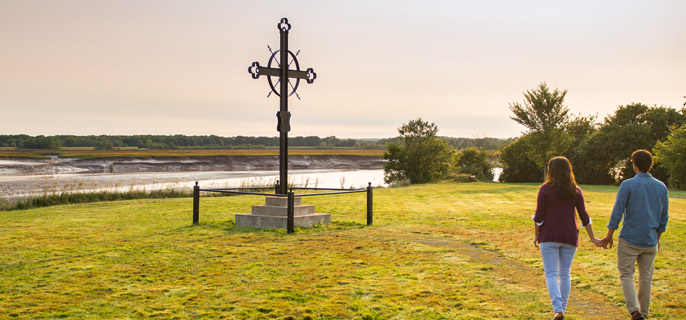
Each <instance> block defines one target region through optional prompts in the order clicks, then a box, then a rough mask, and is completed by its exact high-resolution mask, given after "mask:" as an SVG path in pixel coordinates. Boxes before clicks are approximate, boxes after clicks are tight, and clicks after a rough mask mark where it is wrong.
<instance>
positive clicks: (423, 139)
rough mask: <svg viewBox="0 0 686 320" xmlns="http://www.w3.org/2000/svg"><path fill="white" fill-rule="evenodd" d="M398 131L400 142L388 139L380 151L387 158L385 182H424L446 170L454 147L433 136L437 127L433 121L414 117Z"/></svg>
mask: <svg viewBox="0 0 686 320" xmlns="http://www.w3.org/2000/svg"><path fill="white" fill-rule="evenodd" d="M398 133H400V136H398V141H399V143H395V142H389V143H387V145H386V148H387V150H386V152H384V155H383V157H384V159H386V160H388V162H387V163H386V165H384V180H385V181H386V183H393V182H401V181H405V180H409V182H410V183H425V182H431V181H436V180H439V179H442V178H444V177H445V176H446V175H447V174H448V170H449V168H450V159H451V157H452V153H453V151H452V149H451V148H450V146H449V145H448V143H447V142H445V141H443V140H440V139H439V138H438V137H437V136H436V134H437V133H438V127H437V126H436V125H435V124H434V123H429V122H426V121H423V120H422V118H417V119H415V120H410V121H409V122H408V123H406V124H403V125H402V126H401V127H400V128H398Z"/></svg>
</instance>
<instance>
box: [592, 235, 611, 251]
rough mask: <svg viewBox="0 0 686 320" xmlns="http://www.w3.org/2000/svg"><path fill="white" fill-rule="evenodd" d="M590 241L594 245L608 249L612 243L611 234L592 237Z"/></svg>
mask: <svg viewBox="0 0 686 320" xmlns="http://www.w3.org/2000/svg"><path fill="white" fill-rule="evenodd" d="M591 242H593V244H595V246H596V247H603V248H604V249H610V248H612V245H613V244H614V241H613V240H612V235H608V236H606V237H605V238H602V239H598V238H596V237H592V238H591Z"/></svg>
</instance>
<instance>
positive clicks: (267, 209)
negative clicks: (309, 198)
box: [236, 197, 331, 229]
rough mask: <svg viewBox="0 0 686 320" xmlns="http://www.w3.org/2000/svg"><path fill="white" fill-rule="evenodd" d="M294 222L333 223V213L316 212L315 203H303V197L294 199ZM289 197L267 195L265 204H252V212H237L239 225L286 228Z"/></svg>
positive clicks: (303, 223) (298, 223) (310, 224)
mask: <svg viewBox="0 0 686 320" xmlns="http://www.w3.org/2000/svg"><path fill="white" fill-rule="evenodd" d="M293 201H294V207H293V218H294V219H293V220H294V221H293V224H294V226H295V227H311V226H314V225H317V224H331V215H330V214H328V213H316V212H315V211H314V206H313V205H302V198H300V197H295V198H294V199H293ZM287 217H288V198H286V197H266V200H265V204H264V205H258V206H252V213H237V214H236V226H237V227H251V228H268V229H286V228H287V221H286V219H287Z"/></svg>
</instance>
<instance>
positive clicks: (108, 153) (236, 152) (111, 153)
mask: <svg viewBox="0 0 686 320" xmlns="http://www.w3.org/2000/svg"><path fill="white" fill-rule="evenodd" d="M383 153H384V150H358V149H346V148H337V149H306V148H289V150H288V154H290V155H353V156H370V157H381V156H382V155H383ZM48 155H57V156H59V157H60V158H116V157H125V158H154V157H213V156H264V155H267V156H278V155H279V149H278V148H276V149H229V150H214V149H176V150H141V149H135V150H92V148H91V149H84V148H73V149H61V150H5V149H0V158H46V157H47V156H48Z"/></svg>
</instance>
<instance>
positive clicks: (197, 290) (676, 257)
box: [0, 183, 686, 320]
mask: <svg viewBox="0 0 686 320" xmlns="http://www.w3.org/2000/svg"><path fill="white" fill-rule="evenodd" d="M582 188H583V189H584V191H585V196H586V200H587V208H588V210H589V213H590V215H591V217H592V218H593V222H594V226H595V231H596V234H598V235H604V234H605V232H606V230H607V229H606V228H605V227H604V226H605V225H606V224H607V220H608V218H609V213H610V210H611V208H612V204H613V201H614V196H615V192H616V190H617V188H616V187H606V186H582ZM537 189H538V186H537V185H532V184H498V183H471V184H469V183H464V184H455V183H438V184H427V185H416V186H409V187H402V188H392V189H377V190H375V192H374V225H373V226H366V225H365V221H366V220H365V213H364V212H365V200H364V194H352V195H338V196H327V197H311V198H305V199H304V202H305V203H310V204H315V205H316V206H317V211H318V212H329V213H332V225H331V226H327V227H316V228H309V229H299V230H297V231H296V233H295V234H290V235H289V234H286V233H285V232H284V231H283V230H279V231H275V230H257V229H246V228H238V227H235V226H234V215H233V213H238V212H249V211H250V205H254V204H259V203H261V202H263V201H264V199H263V198H260V197H257V196H239V197H219V198H215V197H203V198H201V202H200V221H201V223H200V224H199V225H197V226H192V225H191V207H192V204H191V202H192V201H191V199H190V198H187V199H164V200H135V201H122V202H109V203H92V204H84V205H69V206H58V207H49V208H42V209H34V210H27V211H10V212H0V219H2V223H0V318H2V319H13V318H20V319H54V318H59V319H65V318H66V319H113V318H116V319H149V318H158V319H549V318H550V317H552V310H551V309H552V308H551V306H550V301H549V299H548V294H547V290H546V288H545V279H544V278H543V272H542V263H541V261H540V254H539V253H538V251H537V249H535V248H534V247H533V244H532V239H533V223H532V222H531V219H530V216H531V214H532V212H533V210H534V206H535V198H536V192H537ZM670 196H671V197H672V198H671V199H670V222H669V225H668V228H667V233H665V234H664V235H663V241H662V249H661V252H660V253H659V255H658V258H657V260H656V270H655V278H654V283H653V294H652V296H653V302H652V304H651V319H686V296H685V295H684V293H685V292H686V267H685V266H684V261H685V259H684V255H685V254H686V248H684V246H683V243H684V241H685V240H686V228H685V223H686V193H684V192H671V193H670ZM615 261H616V254H615V250H614V249H612V250H603V249H598V248H595V247H593V246H592V244H591V243H590V241H589V240H588V237H587V236H586V235H585V232H583V231H582V235H581V241H580V247H579V250H578V251H577V255H576V258H575V260H574V264H573V266H572V281H573V290H572V295H571V299H570V305H569V308H568V313H567V315H566V317H565V319H572V320H573V319H577V320H578V319H628V316H627V314H626V311H625V310H624V307H623V297H622V293H621V289H620V287H619V281H618V274H617V271H616V267H615Z"/></svg>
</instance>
